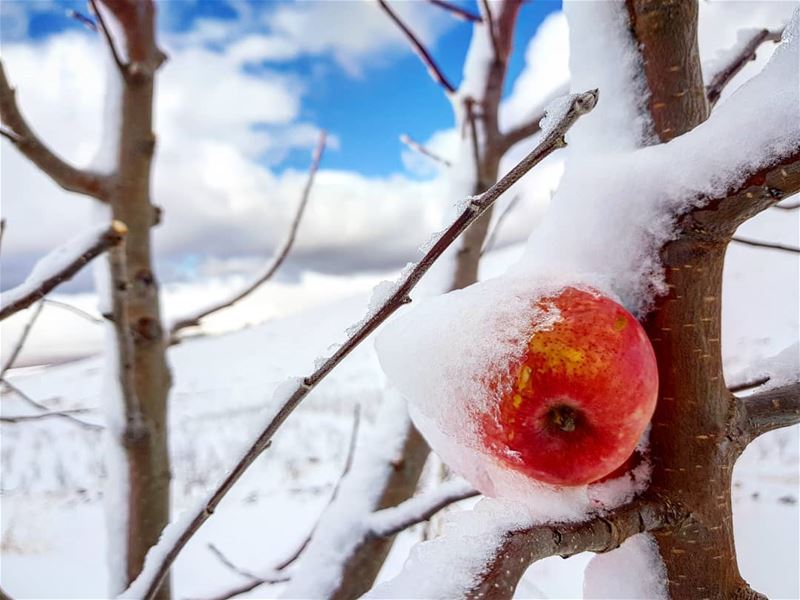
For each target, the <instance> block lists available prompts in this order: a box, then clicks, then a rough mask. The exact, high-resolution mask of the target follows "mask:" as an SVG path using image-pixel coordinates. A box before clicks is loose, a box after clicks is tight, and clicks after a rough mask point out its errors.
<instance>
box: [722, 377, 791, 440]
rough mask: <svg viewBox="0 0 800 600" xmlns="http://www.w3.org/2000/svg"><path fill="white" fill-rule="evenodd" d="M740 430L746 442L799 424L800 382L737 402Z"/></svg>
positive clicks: (759, 393) (740, 399) (738, 399)
mask: <svg viewBox="0 0 800 600" xmlns="http://www.w3.org/2000/svg"><path fill="white" fill-rule="evenodd" d="M737 406H738V409H739V410H738V415H739V429H740V430H741V431H742V432H743V433H744V435H745V438H746V441H748V442H749V441H751V440H754V439H755V438H757V437H758V436H760V435H761V434H763V433H767V432H768V431H772V430H774V429H780V428H781V427H789V426H790V425H796V424H797V423H800V382H796V383H790V384H788V385H784V386H781V387H776V388H773V389H770V390H766V391H763V392H758V393H755V394H751V395H750V396H747V397H745V398H737Z"/></svg>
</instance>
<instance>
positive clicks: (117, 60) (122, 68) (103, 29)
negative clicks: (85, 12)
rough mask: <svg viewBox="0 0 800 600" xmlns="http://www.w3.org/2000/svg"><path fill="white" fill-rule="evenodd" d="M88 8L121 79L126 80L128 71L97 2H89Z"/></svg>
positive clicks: (94, 0)
mask: <svg viewBox="0 0 800 600" xmlns="http://www.w3.org/2000/svg"><path fill="white" fill-rule="evenodd" d="M89 6H91V7H92V12H93V13H94V16H95V17H97V25H98V29H99V30H100V33H102V34H103V37H104V38H105V40H106V44H107V45H108V49H109V51H110V52H111V57H112V58H113V59H114V64H115V65H117V69H118V70H119V72H120V74H121V75H122V77H123V78H127V77H128V73H129V71H130V69H129V68H128V65H127V64H125V62H124V61H123V60H122V58H121V57H120V55H119V51H118V50H117V46H116V44H115V43H114V38H113V37H112V36H111V31H110V30H109V29H108V25H107V24H106V21H105V19H104V18H103V13H102V12H101V11H100V7H99V6H98V5H97V0H89Z"/></svg>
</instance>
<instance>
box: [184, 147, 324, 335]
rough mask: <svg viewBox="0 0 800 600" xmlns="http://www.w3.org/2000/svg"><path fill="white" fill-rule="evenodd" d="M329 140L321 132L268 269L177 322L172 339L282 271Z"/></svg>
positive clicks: (251, 291) (237, 300)
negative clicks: (297, 200)
mask: <svg viewBox="0 0 800 600" xmlns="http://www.w3.org/2000/svg"><path fill="white" fill-rule="evenodd" d="M326 139H327V135H326V133H325V132H324V131H323V132H320V136H319V142H318V144H317V148H316V150H315V151H314V155H313V158H312V161H311V167H310V168H309V171H308V179H307V180H306V185H305V187H304V188H303V194H302V196H301V197H300V203H299V204H298V205H297V212H296V213H295V215H294V219H293V220H292V224H291V226H290V227H289V234H288V235H287V236H286V239H285V240H284V242H283V245H282V246H281V247H280V248H279V249H278V251H277V252H276V253H275V255H274V257H273V259H272V261H271V262H270V264H269V265H268V266H267V268H266V269H264V270H263V271H262V273H261V274H260V275H259V276H258V277H256V278H255V280H254V281H253V282H252V283H250V284H249V285H248V286H247V287H245V288H244V289H243V290H241V291H239V292H237V293H236V294H235V295H234V296H233V297H231V298H228V299H227V300H224V301H222V302H220V303H218V304H215V305H214V306H211V307H209V308H205V309H203V310H201V311H199V312H198V313H196V314H194V315H191V316H189V317H185V318H183V319H180V320H179V321H177V322H176V323H175V324H174V325H173V326H172V327H171V328H170V335H171V337H172V338H175V336H176V335H177V333H178V332H179V331H180V330H181V329H185V328H187V327H192V326H195V325H199V324H200V321H201V320H202V319H204V318H205V317H207V316H209V315H211V314H213V313H215V312H218V311H220V310H223V309H225V308H229V307H231V306H233V305H234V304H236V303H237V302H239V301H241V300H243V299H244V298H245V297H247V296H248V295H250V294H251V293H253V292H254V291H255V290H257V289H258V288H259V287H260V286H261V285H263V284H264V283H266V282H267V281H269V280H270V279H272V276H273V275H275V273H276V272H277V271H278V269H280V267H281V265H282V264H283V263H284V261H285V260H286V257H287V256H289V252H290V251H291V249H292V246H293V245H294V241H295V238H296V237H297V230H298V229H299V227H300V221H301V220H302V218H303V213H304V212H305V209H306V205H307V204H308V199H309V197H310V196H311V188H312V186H313V185H314V177H315V176H316V174H317V171H318V170H319V163H320V161H321V160H322V154H323V152H324V151H325V141H326Z"/></svg>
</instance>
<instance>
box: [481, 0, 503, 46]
mask: <svg viewBox="0 0 800 600" xmlns="http://www.w3.org/2000/svg"><path fill="white" fill-rule="evenodd" d="M481 6H482V7H483V13H484V15H486V17H485V19H484V24H485V25H486V28H487V29H488V30H489V39H490V40H491V42H492V50H493V51H494V58H495V60H500V59H501V56H500V44H499V42H498V41H497V32H496V31H495V24H494V17H492V9H491V7H490V6H489V0H481Z"/></svg>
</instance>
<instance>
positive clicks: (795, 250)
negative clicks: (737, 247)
mask: <svg viewBox="0 0 800 600" xmlns="http://www.w3.org/2000/svg"><path fill="white" fill-rule="evenodd" d="M731 240H732V241H734V242H737V243H739V244H746V245H748V246H755V247H756V248H770V249H771V250H782V251H783V252H793V253H794V254H800V248H798V247H797V246H786V245H784V244H774V243H772V242H760V241H758V240H751V239H750V238H743V237H739V236H735V237H733V238H731Z"/></svg>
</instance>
